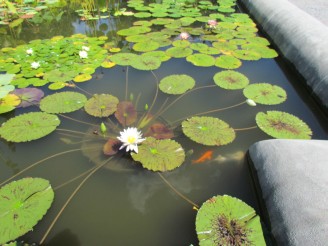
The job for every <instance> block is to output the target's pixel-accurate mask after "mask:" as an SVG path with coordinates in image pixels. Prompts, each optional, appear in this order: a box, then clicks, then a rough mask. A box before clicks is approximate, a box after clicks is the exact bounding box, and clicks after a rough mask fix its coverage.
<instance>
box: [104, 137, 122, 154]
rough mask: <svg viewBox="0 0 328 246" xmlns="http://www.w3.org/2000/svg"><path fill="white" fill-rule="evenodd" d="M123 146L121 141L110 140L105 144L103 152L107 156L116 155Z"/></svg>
mask: <svg viewBox="0 0 328 246" xmlns="http://www.w3.org/2000/svg"><path fill="white" fill-rule="evenodd" d="M121 145H122V143H121V141H120V140H118V139H113V138H110V139H108V140H107V142H106V143H105V144H104V147H103V152H104V154H105V155H115V154H116V153H117V152H118V151H119V148H120V146H121Z"/></svg>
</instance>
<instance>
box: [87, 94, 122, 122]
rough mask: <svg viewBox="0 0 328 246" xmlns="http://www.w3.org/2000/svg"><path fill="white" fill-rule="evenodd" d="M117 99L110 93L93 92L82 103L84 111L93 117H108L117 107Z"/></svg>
mask: <svg viewBox="0 0 328 246" xmlns="http://www.w3.org/2000/svg"><path fill="white" fill-rule="evenodd" d="M118 103H119V100H118V98H117V97H115V96H112V95H110V94H94V95H93V96H92V97H91V98H90V99H89V100H88V101H87V102H86V103H85V105H84V109H85V112H87V113H88V114H90V115H92V116H95V117H108V116H110V115H111V114H113V113H114V112H115V111H116V109H117V104H118Z"/></svg>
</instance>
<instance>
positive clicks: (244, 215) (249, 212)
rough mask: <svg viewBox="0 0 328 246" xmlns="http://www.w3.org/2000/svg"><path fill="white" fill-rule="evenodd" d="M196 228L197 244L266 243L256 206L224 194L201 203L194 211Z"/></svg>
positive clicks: (237, 244)
mask: <svg viewBox="0 0 328 246" xmlns="http://www.w3.org/2000/svg"><path fill="white" fill-rule="evenodd" d="M196 231H197V237H198V240H199V245H200V246H205V245H235V246H242V245H266V243H265V240H264V237H263V232H262V227H261V222H260V218H259V216H258V215H256V212H255V210H254V209H253V208H252V207H250V206H248V205H247V204H246V203H244V202H243V201H241V200H239V199H237V198H234V197H231V196H227V195H223V196H214V197H212V198H210V199H209V200H207V201H206V202H204V203H203V205H202V206H201V207H200V209H199V210H198V212H197V216H196Z"/></svg>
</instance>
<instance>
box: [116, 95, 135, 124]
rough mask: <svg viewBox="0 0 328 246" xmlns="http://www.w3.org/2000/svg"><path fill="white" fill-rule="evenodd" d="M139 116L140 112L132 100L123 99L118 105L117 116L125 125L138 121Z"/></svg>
mask: <svg viewBox="0 0 328 246" xmlns="http://www.w3.org/2000/svg"><path fill="white" fill-rule="evenodd" d="M137 117H138V113H137V110H136V108H135V107H134V105H133V103H132V102H130V101H123V102H120V103H119V104H118V105H117V110H116V112H115V118H116V119H117V120H118V122H120V123H121V125H122V126H123V127H125V126H130V125H132V124H133V123H134V122H136V120H137Z"/></svg>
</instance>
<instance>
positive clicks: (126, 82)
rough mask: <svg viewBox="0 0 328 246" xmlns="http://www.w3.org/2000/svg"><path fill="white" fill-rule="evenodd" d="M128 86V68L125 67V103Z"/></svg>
mask: <svg viewBox="0 0 328 246" xmlns="http://www.w3.org/2000/svg"><path fill="white" fill-rule="evenodd" d="M128 85H129V66H127V67H126V73H125V101H126V100H128Z"/></svg>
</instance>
